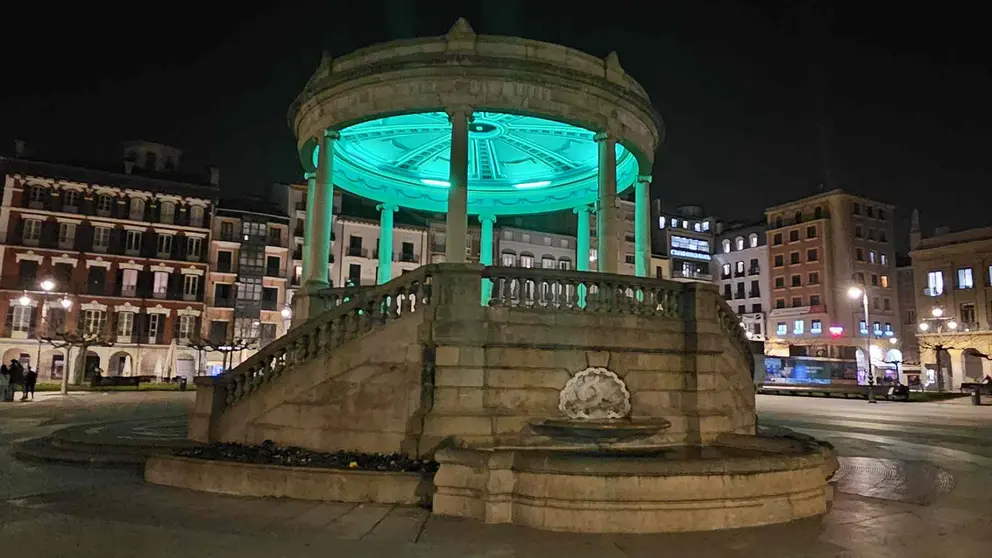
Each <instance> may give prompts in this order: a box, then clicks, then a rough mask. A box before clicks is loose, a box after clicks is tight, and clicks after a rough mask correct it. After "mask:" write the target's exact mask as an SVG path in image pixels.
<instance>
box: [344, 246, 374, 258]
mask: <svg viewBox="0 0 992 558" xmlns="http://www.w3.org/2000/svg"><path fill="white" fill-rule="evenodd" d="M346 255H348V256H351V257H354V258H368V257H369V249H368V248H360V247H357V248H356V247H354V246H349V247H348V252H347V254H346Z"/></svg>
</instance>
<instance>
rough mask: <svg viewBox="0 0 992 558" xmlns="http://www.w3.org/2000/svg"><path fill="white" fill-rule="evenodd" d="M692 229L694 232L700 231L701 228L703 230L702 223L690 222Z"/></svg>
mask: <svg viewBox="0 0 992 558" xmlns="http://www.w3.org/2000/svg"><path fill="white" fill-rule="evenodd" d="M692 230H694V231H696V232H702V230H703V225H702V224H701V223H698V222H696V223H693V224H692Z"/></svg>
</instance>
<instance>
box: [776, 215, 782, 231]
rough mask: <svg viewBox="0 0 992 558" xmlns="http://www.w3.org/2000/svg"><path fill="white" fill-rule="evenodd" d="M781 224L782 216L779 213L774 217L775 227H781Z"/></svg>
mask: <svg viewBox="0 0 992 558" xmlns="http://www.w3.org/2000/svg"><path fill="white" fill-rule="evenodd" d="M781 226H782V216H781V215H779V216H778V217H776V218H775V228H776V229H777V228H781Z"/></svg>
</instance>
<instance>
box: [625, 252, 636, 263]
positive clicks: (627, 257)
mask: <svg viewBox="0 0 992 558" xmlns="http://www.w3.org/2000/svg"><path fill="white" fill-rule="evenodd" d="M623 261H624V262H625V263H628V264H630V265H634V262H635V261H636V260H634V255H633V254H624V255H623Z"/></svg>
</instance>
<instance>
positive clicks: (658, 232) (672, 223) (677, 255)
mask: <svg viewBox="0 0 992 558" xmlns="http://www.w3.org/2000/svg"><path fill="white" fill-rule="evenodd" d="M652 217H653V219H654V226H653V227H652V231H651V253H652V254H654V255H656V256H658V257H662V258H667V259H668V260H669V262H668V266H669V268H670V269H671V275H670V278H671V279H675V280H676V281H704V282H707V283H708V282H711V281H712V280H713V270H712V269H711V268H710V265H711V260H712V259H713V241H714V238H715V237H714V234H715V233H716V220H715V219H714V218H712V217H705V216H704V212H703V208H702V207H701V206H698V205H683V206H680V207H678V208H676V209H675V211H673V212H664V211H662V209H661V203H660V200H655V202H654V204H653V211H652Z"/></svg>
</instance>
